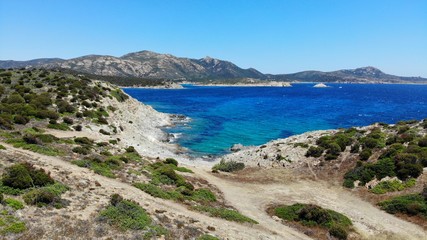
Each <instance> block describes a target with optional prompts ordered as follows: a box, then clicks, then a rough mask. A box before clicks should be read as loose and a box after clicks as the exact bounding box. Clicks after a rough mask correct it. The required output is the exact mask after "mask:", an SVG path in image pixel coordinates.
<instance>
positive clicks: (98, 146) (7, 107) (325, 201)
mask: <svg viewBox="0 0 427 240" xmlns="http://www.w3.org/2000/svg"><path fill="white" fill-rule="evenodd" d="M0 82H1V85H0V238H2V239H62V238H64V236H66V237H68V238H71V239H197V240H206V239H208V240H215V239H268V240H273V239H378V238H380V239H424V238H425V236H426V233H427V232H426V229H427V226H426V221H425V218H424V216H425V214H426V212H425V211H424V210H425V204H427V199H426V200H424V195H425V194H422V193H421V192H422V190H423V184H424V183H426V182H427V179H426V174H425V172H424V173H423V172H422V166H424V165H425V164H426V163H427V162H426V161H425V153H426V150H427V139H426V137H425V136H426V128H427V125H426V121H422V122H417V121H409V122H401V123H399V124H398V125H385V124H381V125H378V124H377V125H373V126H368V127H366V128H361V129H349V130H333V131H318V132H312V133H306V134H303V135H300V136H294V137H291V138H288V139H279V140H276V141H272V142H269V143H267V144H265V145H263V146H258V147H251V148H247V149H242V150H240V151H238V152H236V153H233V154H231V155H227V156H223V159H224V161H220V159H218V160H217V161H215V162H207V161H203V160H200V159H191V158H190V157H189V156H186V155H185V154H183V151H182V149H180V148H179V146H177V145H174V144H170V143H168V138H167V135H166V134H165V133H164V132H163V131H162V130H161V128H162V127H165V126H169V125H170V124H171V123H172V121H171V116H169V115H167V114H163V113H159V112H157V111H155V110H154V109H152V108H151V107H149V106H146V105H144V104H142V103H139V102H137V101H136V100H134V99H132V98H130V97H129V96H128V95H126V94H125V93H123V92H122V91H121V90H120V89H119V88H118V87H116V86H115V85H112V84H109V83H106V82H103V81H99V80H96V79H89V78H87V77H85V76H83V75H78V74H70V73H68V72H61V71H50V70H40V69H33V70H6V71H4V70H3V71H0ZM344 146H345V147H344ZM356 146H357V147H356ZM356 150H357V151H356ZM367 151H369V154H367V153H366V152H367ZM362 156H364V157H362ZM366 156H368V159H367V160H366V159H365V158H366ZM384 159H386V160H384ZM358 160H361V161H358ZM378 162H380V163H383V162H386V163H388V165H387V164H386V165H387V166H393V167H390V168H387V170H389V171H387V172H386V173H387V174H386V175H387V176H389V175H393V174H394V175H396V177H397V179H392V180H394V181H397V182H398V183H396V182H392V183H391V185H392V186H394V185H396V184H397V185H398V187H400V188H401V189H400V188H398V191H395V190H394V189H393V188H391V187H389V188H387V187H386V186H387V185H386V184H385V183H382V184H381V185H380V184H379V183H378V181H372V180H375V178H376V176H375V174H377V172H375V171H377V170H378V169H381V168H378V167H377V166H378V164H377V163H378ZM420 169H421V171H420ZM377 180H380V179H377ZM388 180H390V179H388ZM388 180H387V179H385V180H384V179H381V181H382V182H386V181H388ZM367 181H372V184H373V183H377V185H380V187H381V188H380V189H379V190H381V191H379V192H378V193H373V192H372V191H370V190H369V189H367V188H366V186H365V185H364V184H365V182H367ZM350 183H351V184H350ZM343 184H344V185H345V187H346V188H344V187H342V185H343ZM399 184H400V185H399ZM382 185H386V186H382ZM350 187H353V188H352V189H350ZM372 189H375V187H373V188H372ZM390 189H391V190H393V191H391V190H390ZM424 189H425V192H427V188H424ZM389 190H390V191H389ZM382 191H385V192H382ZM410 194H412V195H410ZM408 195H409V196H408ZM376 196H378V197H376ZM396 196H400V197H402V198H404V199H403V200H402V199H397V200H396V199H395V198H394V197H396ZM384 200H387V201H388V202H387V201H384ZM408 201H409V204H406V205H403V206H397V205H398V204H400V203H401V202H404V203H405V202H408ZM380 202H381V204H382V205H380V206H379V205H377V204H378V203H380ZM396 206H397V207H396ZM393 207H394V208H393ZM393 214H396V216H395V215H393Z"/></svg>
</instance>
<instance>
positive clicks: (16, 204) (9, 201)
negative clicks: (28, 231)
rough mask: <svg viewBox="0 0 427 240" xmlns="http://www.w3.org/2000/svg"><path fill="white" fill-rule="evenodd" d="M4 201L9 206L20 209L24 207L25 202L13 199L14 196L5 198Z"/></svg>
mask: <svg viewBox="0 0 427 240" xmlns="http://www.w3.org/2000/svg"><path fill="white" fill-rule="evenodd" d="M4 203H5V204H6V205H7V206H9V207H11V208H13V209H14V210H19V209H23V208H24V204H23V203H22V202H21V201H19V200H16V199H13V198H6V199H5V200H4Z"/></svg>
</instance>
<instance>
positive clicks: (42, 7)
mask: <svg viewBox="0 0 427 240" xmlns="http://www.w3.org/2000/svg"><path fill="white" fill-rule="evenodd" d="M141 50H150V51H154V52H159V53H169V54H172V55H175V56H178V57H190V58H203V57H205V56H210V57H214V58H218V59H222V60H227V61H231V62H233V63H235V64H237V65H238V66H240V67H242V68H249V67H253V68H256V69H257V70H259V71H261V72H263V73H273V74H276V73H293V72H298V71H304V70H320V71H333V70H338V69H352V68H357V67H363V66H374V67H377V68H379V69H381V70H382V71H384V72H386V73H390V74H395V75H401V76H422V77H427V1H426V0H410V1H408V0H357V1H354V0H294V1H292V0H286V1H285V0H203V1H202V0H151V1H145V0H139V1H138V0H135V1H131V0H128V1H126V0H99V1H97V0H73V1H66V0H40V1H34V0H27V1H24V0H13V1H10V0H0V59H1V60H29V59H34V58H46V57H59V58H65V59H68V58H74V57H79V56H82V55H88V54H100V55H113V56H122V55H124V54H126V53H129V52H136V51H141Z"/></svg>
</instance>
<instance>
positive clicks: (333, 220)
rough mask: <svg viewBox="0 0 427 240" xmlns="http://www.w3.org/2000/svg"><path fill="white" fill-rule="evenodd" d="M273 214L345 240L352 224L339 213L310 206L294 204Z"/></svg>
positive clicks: (275, 210)
mask: <svg viewBox="0 0 427 240" xmlns="http://www.w3.org/2000/svg"><path fill="white" fill-rule="evenodd" d="M274 214H275V215H276V216H278V217H279V218H282V219H284V220H287V221H293V222H299V223H301V224H302V225H305V226H309V227H313V226H318V227H322V228H326V229H328V230H329V233H330V234H331V235H332V236H335V237H337V238H339V239H346V238H347V234H348V231H349V230H350V226H351V225H352V222H351V220H350V219H349V218H347V217H346V216H344V215H343V214H341V213H338V212H335V211H333V210H329V209H323V208H321V207H319V206H316V205H312V204H300V203H296V204H293V205H290V206H279V207H276V208H275V209H274Z"/></svg>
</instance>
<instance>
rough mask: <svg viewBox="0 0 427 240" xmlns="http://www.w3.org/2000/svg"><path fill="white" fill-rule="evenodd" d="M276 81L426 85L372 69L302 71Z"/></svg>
mask: <svg viewBox="0 0 427 240" xmlns="http://www.w3.org/2000/svg"><path fill="white" fill-rule="evenodd" d="M273 77H275V78H277V79H281V80H287V81H300V82H344V83H345V82H351V83H426V82H427V79H425V78H421V77H399V76H394V75H390V74H386V73H384V72H382V71H381V70H379V69H377V68H374V67H362V68H356V69H346V70H338V71H333V72H320V71H304V72H298V73H293V74H281V75H275V76H273Z"/></svg>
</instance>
